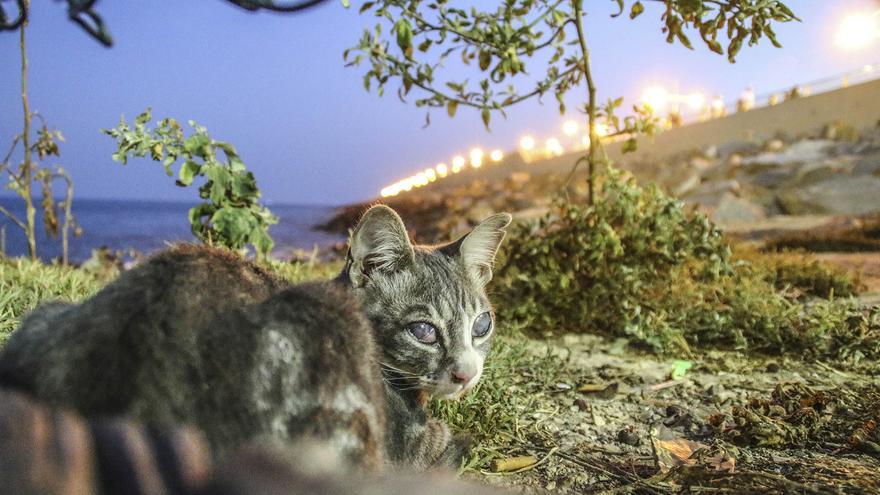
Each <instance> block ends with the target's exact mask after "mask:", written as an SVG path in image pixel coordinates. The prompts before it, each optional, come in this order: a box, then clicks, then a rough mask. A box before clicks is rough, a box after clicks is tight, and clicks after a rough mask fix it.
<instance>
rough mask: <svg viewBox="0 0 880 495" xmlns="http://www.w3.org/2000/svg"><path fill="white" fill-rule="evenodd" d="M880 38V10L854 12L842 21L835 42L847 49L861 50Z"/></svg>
mask: <svg viewBox="0 0 880 495" xmlns="http://www.w3.org/2000/svg"><path fill="white" fill-rule="evenodd" d="M878 39H880V10H878V11H876V12H854V13H852V14H849V15H847V16H846V17H844V18H843V20H841V21H840V25H839V26H838V27H837V33H836V34H835V36H834V42H835V44H836V45H837V46H839V47H840V48H843V49H845V50H861V49H863V48H867V47H868V46H870V45H871V44H872V43H874V42H875V41H877V40H878Z"/></svg>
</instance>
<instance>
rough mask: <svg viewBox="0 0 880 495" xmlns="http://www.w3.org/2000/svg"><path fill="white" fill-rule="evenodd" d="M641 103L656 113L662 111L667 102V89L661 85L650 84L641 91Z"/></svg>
mask: <svg viewBox="0 0 880 495" xmlns="http://www.w3.org/2000/svg"><path fill="white" fill-rule="evenodd" d="M642 103H644V104H645V105H648V106H649V107H651V110H654V112H656V113H660V112H662V111H663V110H664V109H665V108H666V105H667V103H669V91H667V90H666V88H664V87H662V86H650V87H648V88H647V89H645V91H644V92H642Z"/></svg>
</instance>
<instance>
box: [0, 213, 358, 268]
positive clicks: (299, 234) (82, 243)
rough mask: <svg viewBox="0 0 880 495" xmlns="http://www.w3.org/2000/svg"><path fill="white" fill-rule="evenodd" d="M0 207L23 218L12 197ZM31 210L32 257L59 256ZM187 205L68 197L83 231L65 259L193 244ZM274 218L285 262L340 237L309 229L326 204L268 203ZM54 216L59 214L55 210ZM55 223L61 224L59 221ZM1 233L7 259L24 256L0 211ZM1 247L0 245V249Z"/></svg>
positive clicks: (21, 242)
mask: <svg viewBox="0 0 880 495" xmlns="http://www.w3.org/2000/svg"><path fill="white" fill-rule="evenodd" d="M0 205H2V206H3V207H4V208H6V209H8V210H11V211H12V212H14V213H15V214H16V215H18V216H19V218H22V219H23V218H24V204H23V203H22V201H21V200H20V199H18V198H10V197H0ZM35 206H36V207H37V254H38V255H39V257H40V258H42V259H43V260H47V261H48V260H51V259H55V258H59V257H60V256H61V239H60V237H59V238H58V239H51V238H48V237H47V236H46V233H45V231H44V229H43V223H42V213H41V211H40V209H39V204H37V205H35ZM192 206H193V205H192V204H191V203H178V202H153V201H128V200H95V199H74V204H73V212H74V215H75V216H76V218H77V221H78V223H79V225H80V226H81V227H82V229H83V233H82V235H81V236H80V237H74V236H73V235H71V236H70V248H69V249H70V260H71V262H73V263H79V262H82V261H85V260H86V259H88V258H89V256H90V255H91V251H92V249H95V248H98V247H102V246H106V247H108V248H110V249H111V250H113V251H127V250H129V249H134V250H136V251H138V252H141V253H149V252H152V251H155V250H157V249H162V248H163V247H165V246H167V245H168V244H169V243H173V242H180V241H193V240H195V238H194V237H193V235H192V233H191V232H190V227H189V221H188V220H187V212H188V211H189V209H190V207H192ZM268 206H269V209H270V210H272V213H274V214H275V216H277V217H278V223H277V224H275V225H273V226H272V227H270V233H271V235H272V237H273V238H274V239H275V249H274V250H273V254H274V255H275V256H278V257H280V258H288V257H290V255H291V254H292V252H293V251H295V250H307V251H309V250H311V249H313V248H314V247H315V246H318V247H319V248H321V247H327V246H330V245H332V244H334V243H337V242H340V241H344V240H345V238H344V236H342V235H335V234H330V233H326V232H318V231H314V230H312V226H314V225H316V224H318V223H321V222H322V221H324V220H326V219H328V218H329V217H330V216H331V215H332V213H333V210H334V208H332V207H326V206H300V205H280V204H278V205H268ZM59 213H60V212H59ZM59 221H63V220H62V218H59ZM3 230H5V249H6V255H7V256H24V255H26V254H27V241H26V239H25V237H24V234H23V233H22V231H21V229H19V228H18V226H17V225H15V224H14V223H12V222H11V221H10V220H9V219H7V218H6V217H5V216H4V215H3V214H2V213H0V240H2V237H3V234H2V231H3ZM0 247H3V246H0Z"/></svg>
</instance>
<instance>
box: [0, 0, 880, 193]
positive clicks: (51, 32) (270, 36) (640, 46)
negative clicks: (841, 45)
mask: <svg viewBox="0 0 880 495" xmlns="http://www.w3.org/2000/svg"><path fill="white" fill-rule="evenodd" d="M0 1H4V0H0ZM480 3H481V4H484V5H491V3H490V2H480ZM787 3H788V5H789V6H790V7H792V9H793V10H794V11H795V12H796V13H797V14H798V15H799V16H800V17H801V18H802V19H803V23H792V24H788V25H785V26H780V27H779V28H778V29H777V32H778V35H779V39H780V40H781V41H782V43H783V44H784V45H785V48H783V49H781V50H778V49H775V48H773V47H772V46H771V45H770V44H769V43H762V44H761V46H759V47H754V48H745V49H743V52H742V53H741V54H740V56H739V61H738V63H737V64H735V65H730V64H728V63H727V61H726V59H725V58H724V57H720V56H717V55H714V54H712V53H710V52H708V50H706V49H704V48H698V49H697V50H695V51H689V50H687V49H685V48H683V47H681V46H680V45H675V46H671V45H667V44H666V43H665V42H664V41H663V35H662V34H661V33H660V32H659V30H660V22H659V20H658V17H659V11H658V10H657V6H655V5H652V4H651V2H648V5H647V11H646V13H645V15H643V16H642V17H640V18H639V19H638V20H637V21H634V22H633V21H629V20H628V19H625V18H624V17H623V16H622V17H621V18H618V19H610V18H609V17H608V15H609V14H610V13H611V12H613V10H614V2H610V1H599V0H597V1H593V2H587V8H588V12H590V14H591V15H590V17H589V19H588V25H587V27H588V41H589V42H590V43H591V44H592V48H593V64H594V67H595V72H596V74H597V84H598V85H599V88H600V92H601V95H600V100H604V99H607V98H608V97H612V96H620V95H622V96H626V97H627V101H628V102H632V101H634V99H636V98H638V97H639V95H640V94H641V91H642V89H643V88H644V87H645V86H648V85H650V84H657V83H659V84H664V85H668V86H675V85H677V86H678V87H679V88H680V89H681V90H682V91H687V92H689V91H703V92H706V93H711V94H714V93H721V94H724V95H725V96H726V97H727V99H728V100H733V99H735V97H736V95H738V94H739V93H740V92H741V91H742V89H743V88H745V87H746V86H747V85H752V86H754V88H755V90H756V92H757V93H763V92H765V91H769V90H775V89H780V88H785V87H790V86H791V85H793V84H795V83H799V82H806V81H810V80H814V79H820V78H823V77H825V76H829V75H833V74H836V73H840V72H843V71H846V70H850V69H853V68H857V67H860V66H862V65H864V64H868V63H876V62H878V61H880V60H874V58H875V57H873V56H872V50H871V49H870V48H869V49H866V50H862V51H860V52H852V53H844V52H842V51H841V50H840V49H838V48H836V47H835V46H834V45H833V43H832V42H831V40H832V38H833V35H834V29H835V27H836V24H837V23H838V22H839V20H840V18H841V16H842V15H843V14H845V13H847V12H849V11H852V10H857V9H859V8H874V9H877V8H878V4H877V2H876V1H870V0H864V1H862V0H837V1H833V2H830V1H822V2H819V1H815V0H789V1H788V2H787ZM33 4H34V5H33V14H32V24H31V28H30V30H29V37H30V60H31V105H32V108H33V109H35V110H38V111H40V112H41V113H42V114H43V115H44V116H45V118H46V119H47V120H48V121H49V122H50V124H51V125H52V126H54V127H56V128H59V129H61V130H62V131H63V133H64V135H65V136H66V138H67V142H66V143H64V145H63V146H62V156H61V159H60V160H58V162H59V163H60V164H62V165H64V166H65V167H66V168H67V169H68V170H70V171H71V173H72V174H73V176H74V180H75V182H76V187H77V194H78V196H79V197H80V198H137V199H162V200H165V199H167V200H172V199H173V200H187V199H190V200H191V199H193V198H194V197H195V191H193V190H189V189H182V188H178V187H175V186H174V185H173V181H172V180H171V179H169V178H168V177H166V176H165V175H164V173H163V172H162V170H161V166H160V165H159V164H156V163H153V162H148V161H143V160H136V161H132V162H130V163H129V165H127V166H126V167H123V166H121V165H119V164H116V163H114V162H112V161H111V160H110V154H111V152H112V150H113V147H114V146H113V145H114V143H113V141H112V140H111V139H110V138H109V137H106V136H103V135H101V134H100V133H99V132H98V130H99V129H101V128H106V127H111V126H113V125H115V124H116V123H117V122H118V120H119V116H120V114H125V116H126V117H127V118H129V119H131V118H133V117H134V116H135V115H137V114H138V113H139V112H140V111H141V110H143V109H144V108H146V107H147V106H152V107H153V113H154V116H155V117H157V118H158V117H164V116H171V117H175V118H177V119H179V120H181V121H186V120H188V119H194V120H196V121H197V122H199V123H200V124H202V125H204V126H206V127H208V129H209V131H210V132H211V133H212V135H213V136H214V137H215V138H217V139H223V140H227V141H230V142H232V143H234V144H235V145H236V146H237V147H238V150H239V152H240V153H241V155H242V156H243V158H244V160H245V162H246V163H247V164H248V166H249V167H250V168H251V169H252V170H253V171H254V173H255V175H256V177H257V181H258V183H259V185H260V187H261V189H262V190H263V192H264V198H265V199H266V200H267V201H269V202H278V203H313V204H341V203H345V202H351V201H355V200H363V199H369V198H371V197H374V196H375V195H376V193H377V191H378V190H379V189H380V188H381V187H382V186H384V185H386V184H387V183H389V182H391V181H393V180H396V179H399V178H402V177H405V176H407V175H410V174H411V173H413V172H415V171H417V170H419V169H423V168H425V167H427V166H432V165H434V164H435V163H437V162H439V161H448V160H449V158H450V157H451V156H452V155H453V154H456V153H462V152H465V151H466V150H468V149H470V148H471V147H473V146H475V145H481V146H483V147H484V148H496V147H498V148H502V149H506V150H509V149H513V148H514V147H515V146H516V143H517V141H518V139H519V136H521V135H523V134H525V133H531V134H534V135H535V136H536V137H541V136H548V135H550V134H551V133H556V134H558V133H559V126H560V125H561V122H562V121H563V120H565V119H566V118H572V117H575V118H577V117H578V115H576V114H573V113H571V112H569V115H567V116H566V117H561V116H560V115H559V114H558V111H557V109H556V105H555V104H553V102H552V100H553V99H552V97H550V98H549V99H548V101H547V104H546V105H544V106H541V105H539V104H537V103H527V104H525V105H523V106H521V107H518V108H515V109H512V110H511V111H510V112H509V115H508V119H507V120H506V121H504V120H501V119H496V120H495V121H494V123H493V126H492V132H491V133H488V132H486V131H485V130H484V129H483V126H482V123H481V122H480V118H479V115H478V114H477V113H476V112H472V111H468V110H465V109H462V110H460V111H459V114H458V115H457V116H456V118H455V119H454V120H450V119H448V118H447V117H446V116H445V113H444V112H435V113H434V115H432V117H433V118H432V121H433V123H432V125H431V126H430V127H428V128H427V129H422V128H421V127H422V124H423V123H424V112H423V110H422V109H418V108H415V106H414V105H405V104H403V103H401V102H400V101H399V100H398V99H397V97H396V96H395V95H394V92H392V91H389V94H388V95H387V96H386V97H385V98H379V97H377V96H376V95H375V93H367V92H365V91H364V89H363V87H362V82H361V74H362V69H346V68H344V67H343V62H342V51H343V50H344V49H345V48H347V47H349V46H351V45H353V44H354V43H355V42H356V40H357V38H358V37H359V36H360V33H361V31H362V29H363V27H365V26H368V25H372V24H373V22H374V21H373V18H371V17H364V16H359V15H358V14H357V9H358V7H359V6H360V2H353V7H352V9H349V10H346V9H344V8H343V7H342V6H341V5H340V4H339V2H337V1H335V0H331V2H329V3H327V4H325V5H323V6H321V7H319V8H317V9H314V10H311V11H307V12H306V13H303V14H299V15H292V16H284V15H273V14H269V13H262V14H256V15H255V14H249V13H247V12H245V11H242V10H240V9H238V8H235V7H233V6H231V5H229V4H226V3H225V2H221V1H219V0H189V1H185V2H184V1H180V0H151V1H148V2H147V1H136V0H116V1H113V2H99V3H98V7H97V8H98V10H99V11H100V12H101V13H102V15H103V16H104V18H105V20H106V22H107V23H108V24H109V26H110V29H111V31H112V33H113V35H114V37H115V40H116V45H115V46H114V47H113V48H111V49H109V50H108V49H105V48H103V47H101V46H100V45H99V44H98V43H96V42H95V41H93V40H92V39H91V38H89V37H88V36H86V35H85V34H84V33H83V32H82V31H81V30H80V29H79V28H78V27H77V26H75V25H74V24H72V23H71V22H69V21H68V20H67V18H66V15H65V10H64V7H63V5H62V4H60V3H56V2H52V1H49V0H33ZM4 5H5V6H8V7H10V8H12V7H13V4H12V3H10V2H5V4H4ZM17 41H18V37H17V35H15V34H13V33H8V32H7V33H0V67H3V68H4V74H5V75H4V76H3V77H2V78H0V116H2V118H0V148H2V149H3V150H5V149H6V147H7V146H8V143H9V142H10V139H11V137H12V136H13V135H14V134H15V133H17V132H19V125H20V124H19V122H20V112H21V107H20V100H19V87H18V85H19V78H18V64H19V61H18V45H17ZM874 49H875V51H876V46H875V47H874ZM876 58H878V59H880V57H876ZM475 78H476V77H475ZM569 103H570V105H569V107H570V108H572V107H573V106H574V104H575V103H577V100H576V99H575V98H574V97H571V98H570V100H569ZM0 194H3V195H5V194H8V192H2V191H0Z"/></svg>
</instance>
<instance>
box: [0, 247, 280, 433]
mask: <svg viewBox="0 0 880 495" xmlns="http://www.w3.org/2000/svg"><path fill="white" fill-rule="evenodd" d="M285 286H286V283H284V282H283V281H282V280H281V279H280V278H278V277H276V276H274V275H272V274H271V273H269V272H268V271H266V270H265V269H264V268H262V267H260V266H258V265H256V264H255V263H253V262H251V261H248V260H246V259H244V258H243V257H241V256H239V255H237V254H235V253H232V252H229V251H226V250H222V249H217V248H211V247H205V246H196V245H191V244H181V245H178V246H174V247H172V248H170V249H168V250H165V251H163V252H160V253H159V254H157V255H155V256H153V257H151V258H150V259H149V260H148V261H146V262H144V263H143V264H141V265H139V266H137V267H135V268H133V269H132V270H130V271H128V272H126V273H123V274H122V275H121V276H119V278H117V279H116V280H115V281H113V282H112V283H110V284H108V285H107V286H106V287H104V288H103V289H102V290H100V291H99V292H98V293H96V294H95V295H93V296H92V297H91V298H89V299H87V300H85V301H84V302H82V303H81V304H78V305H69V304H64V303H58V302H50V303H46V304H44V305H42V306H40V307H38V308H37V309H35V310H34V311H33V313H32V314H31V315H30V316H29V317H27V318H26V319H25V320H24V321H23V322H22V325H21V326H20V327H19V329H18V330H16V332H14V333H13V335H12V336H11V337H10V339H9V341H8V342H7V344H6V346H5V348H4V349H3V351H2V353H0V383H2V384H4V385H6V386H12V387H14V388H17V389H20V390H24V391H26V392H29V393H31V394H33V395H36V396H38V397H41V398H42V399H44V400H47V401H50V402H52V403H57V404H66V405H72V406H74V407H75V408H77V409H79V410H81V411H83V412H87V413H89V412H94V413H102V414H104V413H116V412H123V411H127V412H132V411H131V408H132V407H135V408H140V407H146V408H156V407H158V408H162V409H163V410H162V411H159V412H156V411H153V412H151V414H152V415H154V416H159V417H158V418H157V419H159V420H164V419H168V420H172V419H173V418H174V417H175V416H179V415H181V414H185V413H186V412H187V411H181V410H179V409H180V408H181V407H184V406H182V405H183V404H186V403H187V397H186V396H187V395H188V394H189V393H190V392H189V391H187V390H184V389H181V388H180V387H172V386H171V384H174V383H180V382H186V381H187V380H188V379H190V378H191V374H192V373H191V369H193V368H194V367H195V368H197V367H198V365H199V363H198V357H199V356H198V352H197V349H196V342H197V334H198V332H199V331H201V329H203V328H205V326H206V325H207V324H208V322H210V321H212V320H215V319H216V318H217V316H218V314H221V313H224V312H226V311H228V310H229V308H232V307H238V306H241V305H246V304H253V303H256V302H259V301H262V300H264V299H266V298H268V297H269V296H271V295H272V294H273V293H275V292H277V291H278V290H280V289H282V288H283V287H285ZM134 400H137V401H138V402H137V404H135V405H134V406H132V401H134ZM133 412H135V413H137V412H139V411H137V410H135V411H133Z"/></svg>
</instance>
